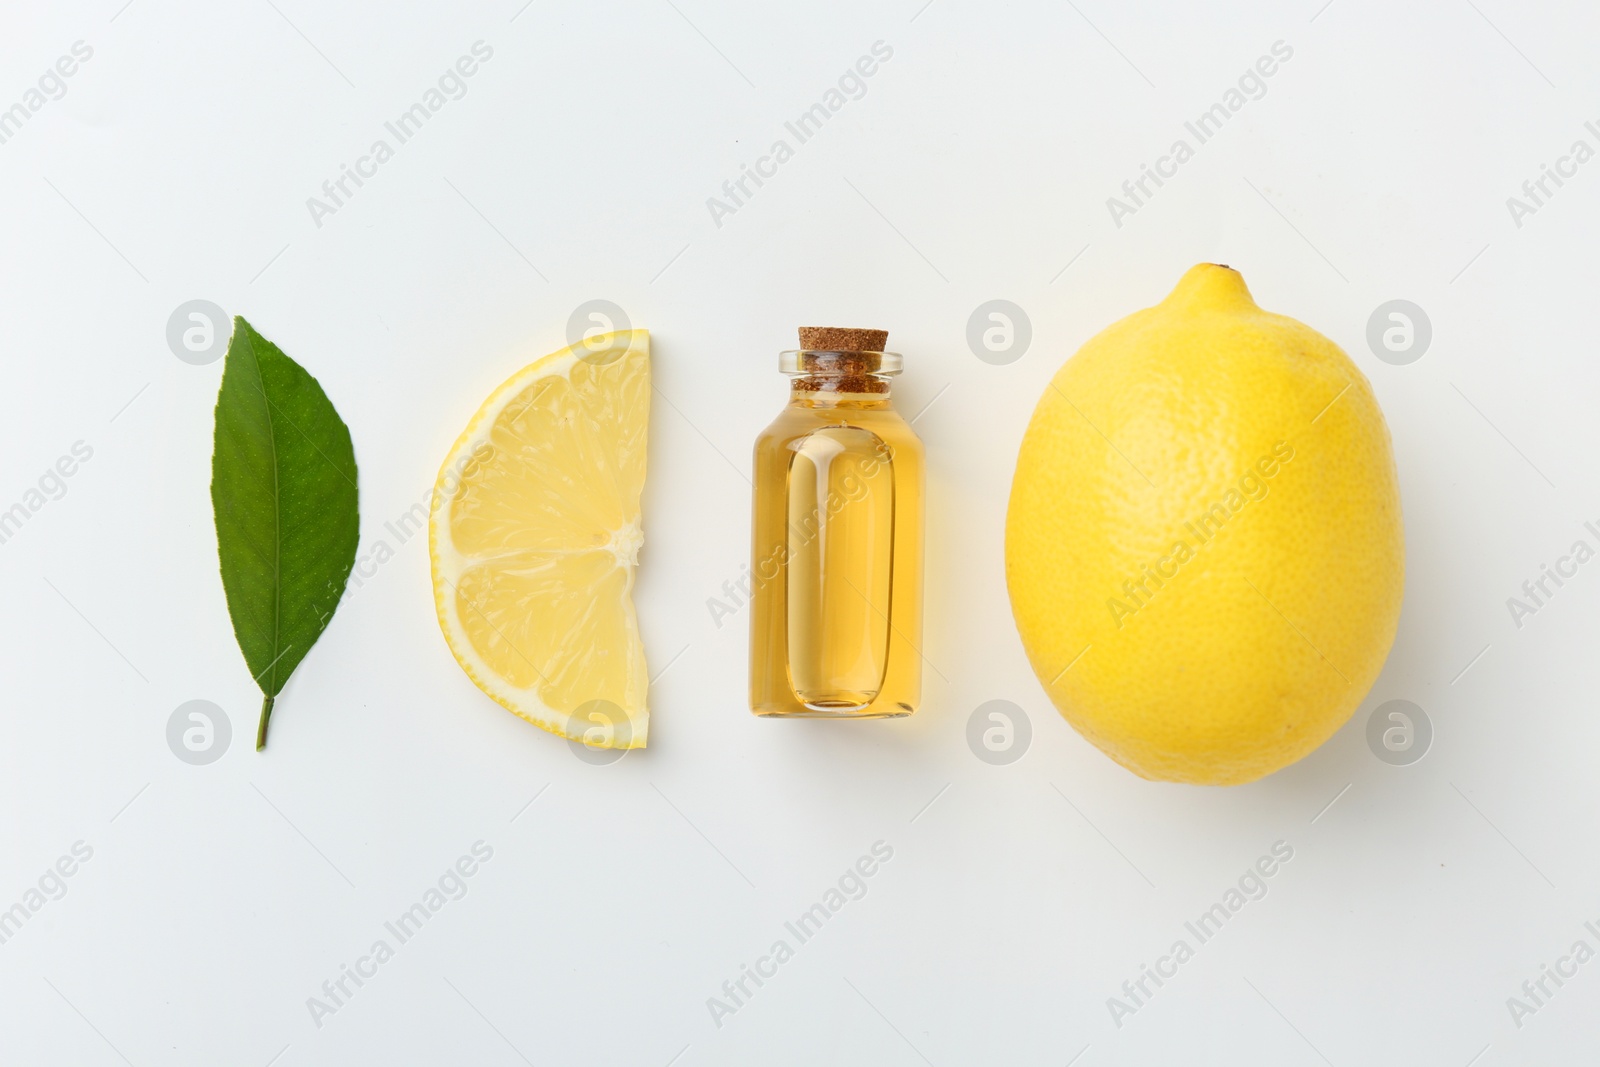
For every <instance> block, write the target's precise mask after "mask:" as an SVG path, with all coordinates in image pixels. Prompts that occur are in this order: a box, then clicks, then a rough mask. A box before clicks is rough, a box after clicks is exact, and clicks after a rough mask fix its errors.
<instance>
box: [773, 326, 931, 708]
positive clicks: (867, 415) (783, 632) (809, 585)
mask: <svg viewBox="0 0 1600 1067" xmlns="http://www.w3.org/2000/svg"><path fill="white" fill-rule="evenodd" d="M887 341H888V334H887V333H886V332H885V331H882V330H855V329H841V328H838V327H801V329H800V345H801V347H800V348H799V349H798V350H797V351H791V352H784V353H782V354H781V356H780V357H779V364H778V367H779V370H781V371H782V372H783V373H784V374H787V375H789V376H790V377H791V378H792V381H791V383H790V394H789V404H788V406H787V407H786V408H784V409H783V411H782V413H780V414H779V415H778V417H777V419H775V420H774V421H773V423H772V425H770V426H768V427H767V428H766V430H765V431H763V432H762V434H761V436H760V437H758V438H757V439H756V445H755V463H754V469H755V493H754V496H755V504H754V521H753V538H752V554H751V563H750V566H751V571H752V574H751V585H752V588H751V615H750V710H751V711H753V712H755V713H756V714H757V715H769V716H786V717H795V718H834V719H876V718H886V717H896V716H903V715H909V714H911V713H912V712H913V711H915V710H916V709H917V703H918V701H919V699H920V698H921V693H922V653H921V647H922V513H923V503H922V497H923V450H922V442H921V441H920V440H918V438H917V435H916V434H915V433H914V432H913V431H912V429H911V426H910V425H909V424H908V423H907V422H906V421H905V419H903V418H901V417H900V413H899V412H898V411H896V410H895V408H894V404H893V402H892V401H891V400H890V397H889V383H890V379H891V377H892V376H893V375H896V374H899V373H900V369H901V365H902V360H901V357H900V355H899V353H896V352H885V351H883V349H884V346H885V343H886V342H887Z"/></svg>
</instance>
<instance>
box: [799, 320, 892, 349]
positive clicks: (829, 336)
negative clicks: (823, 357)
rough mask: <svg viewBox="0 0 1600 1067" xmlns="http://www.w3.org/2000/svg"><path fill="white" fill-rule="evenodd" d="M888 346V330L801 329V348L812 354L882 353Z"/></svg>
mask: <svg viewBox="0 0 1600 1067" xmlns="http://www.w3.org/2000/svg"><path fill="white" fill-rule="evenodd" d="M888 344H889V331H888V330H862V329H855V328H852V327H848V326H802V327H800V347H801V348H803V349H806V350H808V351H811V352H882V351H883V350H884V348H885V347H887V346H888Z"/></svg>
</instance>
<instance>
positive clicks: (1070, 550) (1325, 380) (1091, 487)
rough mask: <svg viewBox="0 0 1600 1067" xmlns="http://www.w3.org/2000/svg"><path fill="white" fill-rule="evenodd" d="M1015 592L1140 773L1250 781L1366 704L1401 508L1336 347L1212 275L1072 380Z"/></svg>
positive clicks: (1235, 278) (1102, 344)
mask: <svg viewBox="0 0 1600 1067" xmlns="http://www.w3.org/2000/svg"><path fill="white" fill-rule="evenodd" d="M1006 584H1007V586H1008V588H1009V590H1010V593H1011V607H1012V611H1013V613H1014V614H1015V616H1016V621H1017V629H1018V630H1019V631H1020V632H1021V635H1022V643H1023V645H1024V646H1025V648H1026V649H1027V653H1028V658H1029V660H1030V661H1031V662H1032V664H1033V669H1034V672H1035V673H1036V674H1037V675H1038V676H1039V679H1040V681H1041V682H1043V683H1044V686H1045V689H1046V690H1047V691H1048V692H1049V694H1050V699H1051V700H1052V701H1053V702H1054V703H1055V705H1056V707H1057V708H1059V709H1060V711H1061V714H1062V715H1064V716H1065V717H1066V719H1067V721H1068V722H1070V723H1071V724H1072V725H1073V727H1074V728H1076V729H1077V730H1078V732H1079V733H1081V734H1083V736H1084V737H1086V738H1088V739H1089V740H1090V741H1092V742H1093V743H1094V744H1095V745H1097V746H1099V748H1100V749H1102V750H1103V751H1104V752H1105V753H1106V754H1107V755H1109V756H1110V757H1111V758H1112V759H1114V760H1116V761H1117V762H1118V763H1121V764H1122V765H1123V766H1125V767H1127V768H1128V769H1129V770H1131V771H1133V772H1134V773H1136V774H1139V775H1142V776H1144V777H1146V778H1154V779H1160V780H1165V781H1174V782H1193V783H1199V784H1210V785H1232V784H1237V783H1241V782H1250V781H1254V780H1255V779H1257V778H1260V777H1261V776H1263V775H1266V774H1270V773H1272V772H1273V771H1275V770H1278V769H1279V768H1281V767H1285V766H1287V765H1288V764H1290V763H1293V762H1294V761H1296V760H1298V759H1300V758H1301V757H1302V756H1304V755H1306V754H1307V753H1309V752H1311V751H1312V750H1313V749H1315V748H1316V747H1317V746H1318V745H1320V744H1322V742H1323V741H1325V740H1327V739H1328V737H1330V736H1331V735H1332V734H1333V733H1334V731H1336V730H1337V729H1338V728H1339V727H1340V726H1342V725H1343V724H1344V722H1345V721H1346V720H1347V719H1348V718H1349V717H1350V715H1351V713H1352V712H1354V711H1355V709H1356V707H1357V705H1359V704H1360V703H1361V700H1362V698H1363V697H1365V695H1366V693H1367V690H1368V689H1369V688H1370V687H1371V685H1372V683H1373V681H1374V680H1375V679H1376V678H1377V676H1378V672H1379V670H1381V669H1382V667H1383V662H1384V659H1385V657H1387V656H1388V654H1389V647H1390V645H1391V644H1392V643H1393V641H1394V635H1395V627H1396V625H1397V623H1398V621H1399V616H1400V600H1401V595H1402V593H1403V590H1404V585H1405V543H1404V533H1403V530H1402V527H1401V521H1400V494H1399V486H1398V481H1397V477H1396V473H1395V464H1394V454H1393V450H1392V448H1391V445H1390V442H1389V429H1388V427H1387V425H1385V423H1384V421H1383V413H1382V412H1381V411H1380V410H1379V409H1378V403H1377V400H1376V399H1375V398H1374V397H1373V395H1372V388H1371V386H1369V385H1368V384H1367V380H1366V378H1365V377H1363V376H1362V374H1361V372H1360V371H1359V370H1358V369H1356V366H1355V364H1354V363H1352V362H1351V361H1350V358H1349V357H1348V356H1346V355H1345V354H1344V353H1343V352H1342V351H1340V350H1339V347H1338V346H1337V345H1335V344H1334V343H1333V342H1332V341H1330V340H1328V339H1327V338H1326V337H1323V336H1322V335H1321V334H1319V333H1317V332H1316V331H1315V330H1312V329H1311V328H1309V327H1307V326H1305V325H1304V324H1302V323H1299V322H1296V321H1295V320H1294V319H1291V318H1287V317H1285V316H1283V315H1274V314H1272V313H1271V312H1268V311H1263V310H1261V308H1259V307H1257V306H1256V303H1255V301H1254V300H1253V299H1252V298H1251V296H1250V291H1249V289H1247V288H1245V284H1244V279H1243V277H1241V276H1240V274H1239V272H1238V271H1235V270H1231V269H1229V268H1228V267H1225V266H1219V265H1217V264H1212V263H1202V264H1200V265H1199V266H1196V267H1194V268H1192V269H1191V270H1190V271H1189V272H1188V273H1187V274H1185V275H1184V276H1183V280H1182V281H1180V282H1179V283H1178V286H1177V288H1176V289H1174V290H1173V291H1172V293H1171V294H1170V295H1169V296H1168V297H1167V298H1166V299H1165V300H1163V301H1162V302H1161V303H1160V304H1157V305H1156V306H1155V307H1152V308H1146V309H1145V310H1143V311H1140V312H1136V313H1135V314H1133V315H1129V316H1128V317H1127V318H1125V319H1123V320H1122V321H1121V322H1118V323H1116V324H1115V325H1113V326H1111V327H1110V328H1108V329H1106V330H1104V331H1103V332H1101V333H1100V334H1099V335H1098V336H1096V337H1094V338H1093V339H1091V340H1090V341H1089V342H1088V343H1087V344H1085V345H1084V346H1083V347H1082V348H1081V349H1080V350H1079V351H1078V353H1077V355H1075V356H1073V357H1072V358H1071V359H1070V360H1068V361H1067V363H1066V364H1065V365H1064V366H1063V367H1062V368H1061V369H1060V371H1058V372H1057V373H1056V376H1055V378H1054V379H1053V380H1052V381H1051V383H1050V387H1049V388H1048V389H1046V390H1045V393H1044V396H1043V397H1041V398H1040V400H1039V405H1038V407H1037V408H1036V409H1035V410H1034V413H1033V419H1032V421H1031V422H1030V423H1029V425H1028V430H1027V433H1026V434H1025V435H1024V437H1023V440H1022V449H1021V453H1020V455H1019V456H1018V457H1017V470H1016V477H1015V480H1014V481H1013V483H1012V487H1011V504H1010V509H1009V512H1008V514H1007V516H1006Z"/></svg>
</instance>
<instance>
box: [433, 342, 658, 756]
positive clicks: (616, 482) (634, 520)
mask: <svg viewBox="0 0 1600 1067" xmlns="http://www.w3.org/2000/svg"><path fill="white" fill-rule="evenodd" d="M649 412H650V334H649V332H648V331H645V330H628V331H622V332H618V333H614V334H605V335H601V336H599V337H593V338H589V339H587V340H586V341H585V342H583V343H582V344H579V345H575V346H573V347H571V348H565V349H562V350H561V351H560V352H554V353H551V354H550V355H548V356H545V357H544V358H543V359H541V360H538V361H537V362H535V363H532V364H530V365H528V366H526V367H524V368H523V369H522V370H520V371H518V372H517V373H516V374H514V375H512V377H511V378H510V379H508V380H507V381H506V382H505V383H504V384H502V385H501V386H500V387H499V388H498V389H496V390H495V391H494V392H493V393H492V394H490V396H489V398H488V399H487V400H485V401H484V402H483V406H482V407H480V408H479V409H478V413H477V414H476V415H474V416H473V417H472V421H471V422H470V423H468V424H467V428H466V430H465V431H463V432H462V434H461V436H460V438H458V439H457V440H456V443H455V446H454V447H453V448H452V449H451V450H450V455H449V457H448V458H446V460H445V462H444V466H443V467H441V468H440V470H439V479H438V481H437V482H436V483H435V485H434V490H433V492H434V508H433V512H432V517H431V520H430V522H429V530H428V534H429V536H428V547H429V553H430V556H431V558H432V561H433V595H434V603H435V605H436V606H437V607H438V611H439V625H440V627H441V628H442V629H443V630H444V638H445V641H446V642H447V643H448V644H449V645H450V651H451V652H452V653H454V654H455V657H456V662H457V663H460V664H461V669H462V670H464V671H466V672H467V675H468V677H470V678H471V679H472V680H473V682H475V683H476V684H477V686H478V688H479V689H482V690H483V691H484V692H485V693H487V694H488V695H489V696H491V697H493V698H494V699H495V700H497V701H499V702H500V703H501V704H503V705H505V707H507V708H508V709H510V710H511V711H513V712H515V713H516V714H518V715H520V716H522V717H523V718H524V719H527V720H528V721H529V722H531V723H533V724H534V725H535V726H540V727H543V728H544V729H546V730H549V731H550V732H551V733H555V734H560V735H561V736H563V737H569V738H571V739H573V740H578V741H583V742H584V743H585V744H588V745H590V746H594V747H603V748H643V747H644V744H645V740H646V738H647V735H648V733H649V722H650V713H649V711H648V709H647V708H646V705H645V696H646V692H645V691H646V688H647V685H648V677H647V675H646V672H645V661H644V646H643V644H642V642H641V641H640V639H639V623H638V619H637V617H636V616H635V614H634V610H633V597H632V592H633V572H634V567H635V566H636V565H637V563H638V558H639V547H640V545H641V544H643V541H644V537H643V534H642V532H641V530H640V516H639V494H640V491H641V490H642V489H643V488H644V474H645V441H646V429H647V423H648V418H649Z"/></svg>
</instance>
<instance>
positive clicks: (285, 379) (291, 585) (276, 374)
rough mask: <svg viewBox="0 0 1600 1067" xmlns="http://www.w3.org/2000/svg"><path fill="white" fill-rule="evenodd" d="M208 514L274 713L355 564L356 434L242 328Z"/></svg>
mask: <svg viewBox="0 0 1600 1067" xmlns="http://www.w3.org/2000/svg"><path fill="white" fill-rule="evenodd" d="M211 510H212V513H213V515H214V516H215V517H216V523H217V555H218V557H219V559H220V560H221V563H222V588H223V590H224V591H225V592H226V593H227V595H228V614H229V615H231V616H232V617H233V634H234V637H236V638H237V639H238V641H239V650H240V651H241V652H243V653H244V660H245V663H247V664H248V665H249V667H250V673H251V675H252V676H253V677H254V678H255V680H256V684H257V685H259V686H260V687H261V692H262V695H263V698H264V699H263V700H262V703H261V725H260V727H259V728H258V730H257V732H256V748H257V749H260V748H263V747H265V745H266V743H267V721H268V720H269V719H270V718H271V716H272V705H273V701H274V700H275V699H276V698H277V696H278V693H279V692H281V691H282V690H283V686H284V683H286V682H287V681H288V680H289V676H290V675H291V674H293V673H294V669H295V668H296V667H298V666H299V665H300V661H301V660H302V659H304V658H305V655H306V653H307V652H310V651H311V646H312V645H313V644H315V643H316V641H317V638H319V637H321V636H322V631H323V630H324V629H325V628H326V627H327V625H328V620H329V619H331V618H332V617H333V612H334V609H335V608H337V607H338V606H339V598H340V597H341V596H343V595H344V587H345V582H346V580H347V579H348V578H349V577H350V568H351V567H352V566H353V565H354V564H355V558H356V543H357V541H358V539H359V522H358V514H357V507H356V457H355V451H354V449H353V448H352V447H351V445H350V430H349V428H348V427H347V426H345V424H344V420H342V419H340V418H339V413H338V412H337V411H335V410H334V409H333V404H332V403H331V402H330V401H329V400H328V397H327V394H326V393H324V392H323V391H322V386H320V385H318V384H317V380H316V379H315V378H313V377H311V375H309V374H307V373H306V372H305V369H304V368H303V367H301V366H300V364H298V363H296V362H295V361H294V360H292V359H290V358H289V357H288V356H286V355H284V354H283V352H282V351H281V350H280V349H279V348H278V346H277V345H275V344H273V343H272V342H271V341H268V340H267V339H266V338H265V337H262V336H261V335H260V334H259V333H257V332H256V331H255V329H254V327H252V326H251V325H250V324H249V323H248V322H246V321H245V320H244V319H243V318H236V319H234V320H233V337H232V339H230V340H229V342H228V358H227V362H226V363H225V364H223V371H222V389H221V391H220V392H219V393H218V394H217V415H216V434H215V439H214V450H213V452H212V455H211Z"/></svg>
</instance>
